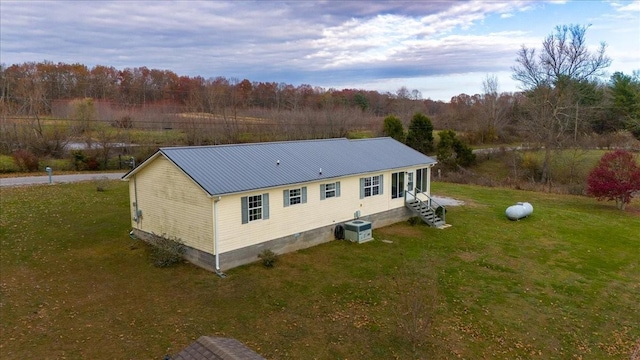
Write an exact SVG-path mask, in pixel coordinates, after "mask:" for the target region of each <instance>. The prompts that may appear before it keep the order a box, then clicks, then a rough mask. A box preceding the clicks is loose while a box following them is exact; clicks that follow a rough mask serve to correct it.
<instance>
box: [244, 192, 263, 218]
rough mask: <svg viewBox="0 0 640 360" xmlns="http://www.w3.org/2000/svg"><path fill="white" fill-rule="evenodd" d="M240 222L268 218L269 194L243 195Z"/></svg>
mask: <svg viewBox="0 0 640 360" xmlns="http://www.w3.org/2000/svg"><path fill="white" fill-rule="evenodd" d="M240 200H241V205H242V223H243V224H246V223H248V222H251V221H256V220H261V219H265V220H266V219H268V218H269V194H262V195H252V196H243V197H242V198H241V199H240Z"/></svg>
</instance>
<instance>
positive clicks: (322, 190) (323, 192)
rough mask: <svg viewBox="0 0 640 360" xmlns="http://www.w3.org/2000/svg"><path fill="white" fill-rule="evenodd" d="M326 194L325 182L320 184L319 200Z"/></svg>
mask: <svg viewBox="0 0 640 360" xmlns="http://www.w3.org/2000/svg"><path fill="white" fill-rule="evenodd" d="M326 196H327V184H320V200H324V199H325V198H326Z"/></svg>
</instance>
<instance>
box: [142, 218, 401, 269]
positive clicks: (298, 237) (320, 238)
mask: <svg viewBox="0 0 640 360" xmlns="http://www.w3.org/2000/svg"><path fill="white" fill-rule="evenodd" d="M411 216H412V213H411V211H410V210H409V209H407V208H406V207H402V208H398V209H393V210H389V211H385V212H382V213H377V214H373V215H368V216H363V217H362V218H361V219H362V220H366V221H370V222H371V223H372V226H373V229H374V231H375V229H376V228H380V227H384V226H388V225H391V224H394V223H397V222H400V221H404V220H407V219H408V218H410V217H411ZM336 225H343V226H344V224H343V223H339V224H331V225H327V226H323V227H319V228H316V229H313V230H309V231H305V232H301V233H295V234H292V235H289V236H284V237H281V238H278V239H273V240H269V241H265V242H263V243H260V244H256V245H252V246H247V247H244V248H241V249H237V250H232V251H229V252H225V253H221V254H220V259H219V264H220V270H229V269H232V268H234V267H238V266H240V265H244V264H249V263H252V262H256V261H258V260H259V259H258V254H260V253H261V252H263V251H264V250H271V251H273V252H274V253H276V254H285V253H289V252H292V251H296V250H301V249H306V248H309V247H312V246H316V245H319V244H322V243H326V242H329V241H331V240H334V239H335V237H334V230H335V227H336ZM133 234H134V235H135V236H136V237H137V238H139V239H141V240H144V241H146V242H149V243H151V244H153V242H154V238H156V235H154V234H150V233H147V232H144V231H142V230H138V229H133ZM184 257H185V259H186V260H188V261H189V262H191V263H193V264H195V265H197V266H200V267H202V268H204V269H207V270H209V271H216V266H215V261H216V260H215V255H213V254H210V253H207V252H204V251H201V250H197V249H194V248H191V247H189V246H187V249H186V252H185V256H184Z"/></svg>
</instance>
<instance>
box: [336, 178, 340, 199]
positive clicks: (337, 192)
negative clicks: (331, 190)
mask: <svg viewBox="0 0 640 360" xmlns="http://www.w3.org/2000/svg"><path fill="white" fill-rule="evenodd" d="M336 197H340V181H336Z"/></svg>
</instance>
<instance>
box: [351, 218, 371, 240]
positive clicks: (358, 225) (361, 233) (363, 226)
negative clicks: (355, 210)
mask: <svg viewBox="0 0 640 360" xmlns="http://www.w3.org/2000/svg"><path fill="white" fill-rule="evenodd" d="M371 231H372V229H371V222H369V221H364V220H352V221H349V222H346V223H345V224H344V238H345V239H347V240H351V241H353V242H357V243H358V244H362V243H363V242H366V241H369V240H373V238H372V237H371Z"/></svg>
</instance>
